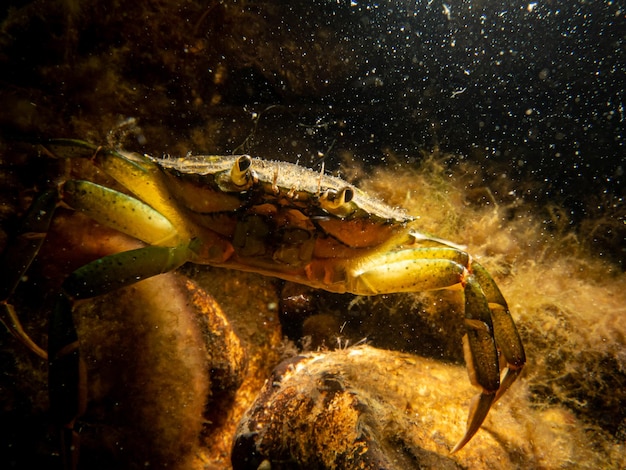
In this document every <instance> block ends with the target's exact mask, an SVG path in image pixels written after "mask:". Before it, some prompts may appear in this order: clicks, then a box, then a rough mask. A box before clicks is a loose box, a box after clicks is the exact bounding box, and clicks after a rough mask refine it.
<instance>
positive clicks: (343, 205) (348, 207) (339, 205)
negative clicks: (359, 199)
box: [319, 186, 355, 217]
mask: <svg viewBox="0 0 626 470" xmlns="http://www.w3.org/2000/svg"><path fill="white" fill-rule="evenodd" d="M353 199H354V190H353V189H352V188H351V187H349V186H346V187H345V188H342V189H340V190H339V191H337V190H336V189H327V190H326V191H323V192H322V193H321V194H320V199H319V201H320V205H321V206H322V209H324V210H325V211H327V212H330V213H331V214H334V215H337V216H339V217H346V216H348V215H350V214H352V213H353V212H354V211H355V206H354V204H351V202H352V200H353Z"/></svg>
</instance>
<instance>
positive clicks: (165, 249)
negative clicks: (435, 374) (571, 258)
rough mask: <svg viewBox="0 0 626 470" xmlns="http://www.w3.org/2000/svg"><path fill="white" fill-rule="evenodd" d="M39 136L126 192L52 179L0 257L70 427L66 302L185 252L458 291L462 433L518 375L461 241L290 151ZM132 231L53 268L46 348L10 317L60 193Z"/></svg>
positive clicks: (493, 301)
mask: <svg viewBox="0 0 626 470" xmlns="http://www.w3.org/2000/svg"><path fill="white" fill-rule="evenodd" d="M45 147H46V148H47V149H48V150H50V151H51V152H52V153H54V154H58V155H59V156H62V157H69V158H78V157H80V158H90V159H91V160H92V162H93V163H94V164H95V165H96V166H97V167H99V168H100V169H101V170H103V171H104V172H105V173H107V174H108V175H110V176H111V177H112V178H114V179H115V180H116V181H117V182H118V183H120V184H121V185H122V186H123V187H124V188H126V190H127V191H128V192H121V191H118V190H115V189H111V188H108V187H105V186H102V185H99V184H96V183H94V182H91V181H86V180H74V179H70V180H66V181H64V182H62V183H61V184H59V186H58V187H57V188H55V189H53V190H50V191H47V192H45V193H44V194H43V195H42V196H41V197H40V198H39V199H38V200H37V201H36V202H35V203H34V204H33V207H32V208H31V210H30V212H29V213H30V215H28V216H27V219H26V222H25V225H24V228H23V229H22V232H21V234H19V235H18V236H17V237H16V238H15V240H14V241H13V242H12V243H11V244H9V246H8V248H7V249H6V250H5V253H4V255H3V258H2V260H1V261H0V263H1V265H0V267H1V268H2V273H3V274H2V275H3V278H2V279H1V280H0V281H1V285H0V289H2V290H0V295H1V296H2V297H0V298H1V299H2V307H3V308H2V311H1V312H0V319H1V320H2V322H3V323H4V324H5V325H6V326H7V328H8V329H9V330H10V332H11V333H12V334H13V335H14V336H15V337H16V338H18V339H19V340H20V341H22V342H23V343H24V344H25V345H26V346H27V347H28V348H29V349H31V350H32V351H33V352H35V353H36V354H38V355H39V356H41V357H43V358H48V357H49V364H50V369H49V381H50V383H51V385H52V384H55V383H56V384H60V385H61V387H56V389H58V388H61V389H64V392H63V395H61V394H60V393H58V392H53V391H52V387H51V392H50V402H51V407H55V408H56V409H57V410H58V411H57V414H58V415H59V416H61V418H60V419H61V421H62V422H63V426H64V427H66V428H67V429H69V430H71V431H72V428H73V423H74V421H75V419H76V417H77V415H78V414H80V407H79V406H78V405H77V402H78V401H80V400H79V397H78V396H77V395H78V392H75V393H74V395H72V394H71V393H70V394H69V396H68V393H67V391H68V390H78V389H79V387H78V385H77V384H78V382H79V381H80V380H82V378H81V374H80V372H79V370H80V366H79V356H80V352H79V348H78V338H77V335H76V331H75V328H74V325H73V322H72V316H71V312H72V303H73V301H74V300H78V299H85V298H91V297H96V296H99V295H102V294H104V293H108V292H111V291H114V290H115V289H117V288H120V287H123V286H127V285H130V284H133V283H135V282H138V281H139V280H141V279H145V278H149V277H151V276H155V275H157V274H160V273H164V272H168V271H172V270H175V269H177V268H178V267H180V266H182V265H183V264H185V263H188V262H191V263H197V264H208V265H212V266H217V267H224V268H230V269H236V270H242V271H249V272H255V273H260V274H262V275H267V276H273V277H276V278H280V279H283V280H287V281H293V282H296V283H300V284H304V285H307V286H311V287H313V288H319V289H324V290H326V291H330V292H335V293H346V292H347V293H352V294H356V295H363V296H371V295H379V294H389V293H398V292H417V291H424V290H438V289H451V288H457V289H461V290H462V291H463V294H464V302H465V317H464V319H463V320H462V321H463V322H464V324H465V329H466V334H465V336H464V338H463V341H464V353H465V359H466V364H467V368H468V372H469V377H470V380H471V382H472V383H473V384H475V385H476V386H478V387H479V388H480V392H479V393H478V394H477V395H476V396H475V397H474V398H473V399H472V400H471V403H470V410H469V417H468V421H467V425H466V430H465V434H464V435H463V436H462V437H461V438H460V440H458V442H457V443H456V445H454V446H453V447H452V449H451V452H452V453H454V452H457V451H459V450H461V449H462V448H463V447H464V446H465V445H466V444H467V443H468V442H469V441H470V440H471V439H472V437H473V436H474V435H475V434H476V432H477V431H478V430H479V428H480V427H481V425H482V423H483V421H484V420H485V418H486V416H487V414H488V412H489V410H490V408H491V407H492V405H493V404H494V402H495V401H497V400H498V399H499V398H500V397H501V396H502V395H503V394H504V393H505V392H506V391H507V390H508V389H509V387H510V386H511V384H512V383H513V382H514V381H515V380H516V379H517V377H518V376H519V375H520V372H521V370H522V368H523V366H524V363H525V353H524V347H523V345H522V341H521V339H520V336H519V334H518V331H517V328H516V326H515V323H514V321H513V319H512V317H511V314H510V312H509V308H508V306H507V303H506V301H505V299H504V297H503V295H502V293H501V292H500V289H499V288H498V286H497V285H496V283H495V282H494V280H493V279H492V277H491V276H490V275H489V274H488V272H487V271H486V270H485V268H483V266H481V265H480V264H479V263H477V262H476V261H475V260H473V259H472V257H471V256H470V255H469V254H468V253H466V252H465V251H464V249H463V248H462V247H461V246H459V245H456V244H454V243H452V242H449V241H446V240H443V239H440V238H437V237H435V236H431V235H429V234H425V233H422V232H420V231H419V230H418V227H417V220H416V219H415V218H413V217H411V216H409V215H407V214H406V213H405V212H403V211H402V210H399V209H396V208H392V207H390V206H388V205H385V204H384V203H382V202H380V201H378V200H377V199H375V198H373V197H370V196H368V195H367V194H365V193H364V192H363V191H361V190H359V189H358V188H357V187H355V186H353V185H351V184H349V183H347V182H345V181H343V180H342V179H340V178H337V177H332V176H329V175H326V174H324V173H323V171H322V172H321V173H317V172H315V171H313V170H311V169H307V168H304V167H302V166H298V165H295V164H291V163H286V162H276V161H267V160H262V159H259V158H253V157H250V156H248V155H238V156H192V155H188V156H186V157H183V158H171V157H167V158H154V157H151V156H147V155H139V154H136V153H132V152H128V151H125V150H122V149H119V148H114V147H107V146H105V147H102V146H96V145H93V144H91V143H88V142H84V141H78V140H71V139H59V140H53V141H50V142H48V143H47V144H46V145H45ZM61 202H62V203H64V204H65V205H67V206H69V207H71V208H73V209H75V210H77V211H82V212H83V213H85V214H87V215H88V216H90V217H91V218H93V219H94V220H96V221H97V222H99V223H101V224H104V225H106V226H109V227H111V228H113V229H116V230H118V231H120V232H123V233H124V234H127V235H130V236H132V237H135V238H136V239H138V240H140V241H141V242H143V243H144V246H143V247H141V248H138V249H133V250H130V251H124V252H120V253H115V254H112V255H108V256H105V257H103V258H101V259H98V260H96V261H93V262H91V263H89V264H86V265H85V266H83V267H81V268H79V269H77V270H76V271H74V272H73V273H72V274H70V275H69V277H67V278H66V279H65V281H64V283H63V286H62V292H61V293H60V294H59V298H58V301H57V305H56V307H55V309H54V312H53V314H52V317H51V320H50V322H51V333H50V337H49V345H48V350H47V351H44V350H43V349H42V348H40V347H39V346H38V345H37V344H36V343H35V342H34V341H33V340H32V339H31V338H30V337H29V335H28V334H27V332H26V331H25V330H24V328H23V327H22V326H21V324H20V321H19V318H18V316H17V314H16V312H15V311H14V308H13V307H12V305H11V304H10V302H9V299H10V297H11V294H12V292H13V291H14V290H15V288H16V286H17V284H18V283H19V281H20V279H21V278H22V276H23V275H24V273H25V272H26V270H27V269H28V266H29V264H30V262H31V261H32V259H33V258H34V257H35V256H36V254H37V252H38V250H39V247H40V245H41V242H42V240H43V238H44V236H45V232H46V231H47V228H48V226H49V224H50V221H51V219H52V216H53V212H54V209H55V207H56V206H58V205H59V204H60V203H61Z"/></svg>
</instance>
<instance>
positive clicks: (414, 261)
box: [343, 246, 525, 452]
mask: <svg viewBox="0 0 626 470" xmlns="http://www.w3.org/2000/svg"><path fill="white" fill-rule="evenodd" d="M343 269H345V271H346V273H347V274H346V277H347V278H348V280H347V281H346V290H348V291H350V292H353V293H356V294H361V295H376V294H384V293H393V292H416V291H422V290H436V289H445V288H455V287H457V286H459V287H461V288H462V289H463V292H464V296H465V325H466V331H467V334H466V336H465V338H464V345H465V348H464V350H465V358H466V363H467V367H468V372H469V375H470V380H471V381H472V383H473V384H475V385H477V386H479V387H481V389H482V392H481V393H480V394H478V395H477V396H476V397H474V399H472V402H471V404H470V412H469V418H468V424H467V429H466V432H465V435H464V436H463V437H462V438H461V440H460V441H459V442H458V443H457V444H456V445H455V447H454V448H453V450H452V452H457V451H459V450H460V449H461V448H463V446H464V445H465V444H467V442H469V440H470V439H471V438H472V437H473V436H474V434H475V433H476V432H477V431H478V429H479V428H480V426H481V424H482V423H483V421H484V420H485V418H486V416H487V413H488V412H489V409H490V408H491V405H492V404H493V403H494V402H495V401H496V400H497V399H498V398H499V397H500V396H501V395H502V394H503V393H504V392H505V391H506V390H507V389H508V388H509V387H510V386H511V384H512V383H513V382H514V381H515V379H516V378H517V376H518V375H519V373H520V371H521V369H522V367H523V365H524V362H525V355H524V348H523V346H522V342H521V339H520V337H519V334H518V332H517V329H516V327H515V324H514V323H513V320H512V318H511V315H510V313H509V310H508V306H507V304H506V301H505V300H504V298H503V296H502V294H501V292H500V290H499V289H498V287H497V286H496V284H495V282H494V281H493V279H492V278H491V276H490V275H489V274H488V273H487V271H486V270H485V269H484V268H483V267H482V266H481V265H480V264H478V263H474V262H472V261H471V259H470V257H469V255H467V253H465V252H464V251H461V250H458V249H456V248H454V247H448V246H441V247H426V248H407V249H404V250H399V251H396V252H393V253H389V254H386V255H384V256H381V257H371V258H367V259H365V260H362V261H360V262H357V263H354V265H352V266H350V267H344V268H343ZM500 354H501V355H502V358H503V359H504V361H506V368H505V371H504V374H503V378H502V383H500V370H499V356H500Z"/></svg>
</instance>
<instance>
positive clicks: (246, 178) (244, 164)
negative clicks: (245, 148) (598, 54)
mask: <svg viewBox="0 0 626 470" xmlns="http://www.w3.org/2000/svg"><path fill="white" fill-rule="evenodd" d="M251 166H252V158H250V156H249V155H242V156H241V157H239V158H238V159H237V160H236V161H235V164H234V165H233V167H232V169H231V170H230V178H231V180H232V182H233V184H234V185H235V186H237V187H248V186H250V184H251V183H252V180H253V178H252V170H251V169H250V167H251Z"/></svg>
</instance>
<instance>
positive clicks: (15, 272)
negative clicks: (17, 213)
mask: <svg viewBox="0 0 626 470" xmlns="http://www.w3.org/2000/svg"><path fill="white" fill-rule="evenodd" d="M57 202H58V193H57V191H56V190H50V191H46V192H45V193H43V194H42V195H41V196H40V197H39V198H38V199H37V200H36V201H35V202H34V203H33V205H32V206H31V207H30V209H29V210H28V213H27V214H26V216H25V218H24V222H23V224H22V227H21V229H20V232H19V233H18V234H17V236H16V237H15V238H14V239H13V240H12V241H11V242H10V243H9V245H8V246H7V247H6V248H5V250H4V253H3V254H2V258H1V259H0V303H1V304H2V308H3V310H4V312H3V313H0V321H1V322H2V323H3V324H4V325H5V326H6V327H7V329H8V330H9V332H11V334H12V335H13V336H14V337H15V338H17V339H18V340H20V341H21V342H22V343H23V344H24V345H25V346H26V347H27V348H28V349H30V350H31V351H33V352H34V353H35V354H37V355H38V356H39V357H41V358H42V359H47V358H48V355H47V353H46V352H45V351H44V350H43V349H42V348H41V347H39V346H38V345H37V344H36V343H35V342H34V341H33V340H32V339H31V338H30V336H28V333H26V331H24V328H23V327H22V324H21V322H20V320H19V318H18V317H17V315H16V314H15V310H14V309H13V306H12V305H11V304H9V303H8V301H9V298H10V297H11V295H12V294H13V292H14V291H15V289H16V287H17V285H18V284H19V282H20V280H21V279H22V277H23V276H24V273H25V272H26V271H27V270H28V267H29V266H30V264H31V263H32V261H33V259H34V258H35V256H37V253H38V252H39V248H40V247H41V244H42V243H43V241H44V239H45V236H46V233H47V232H48V228H49V227H50V221H51V220H52V216H53V214H54V209H55V207H56V205H57Z"/></svg>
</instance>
